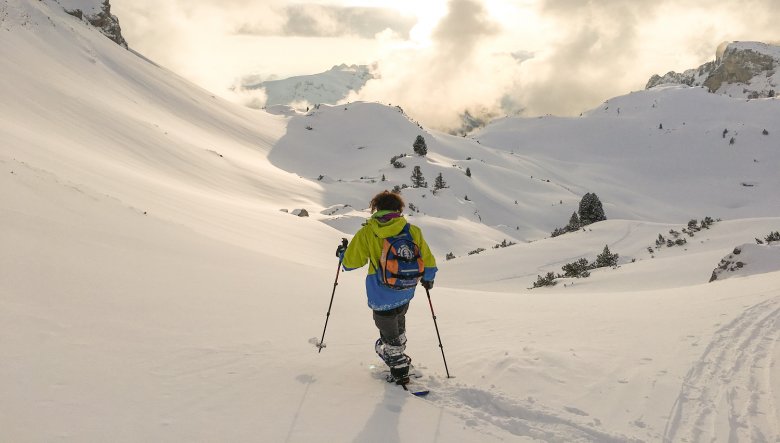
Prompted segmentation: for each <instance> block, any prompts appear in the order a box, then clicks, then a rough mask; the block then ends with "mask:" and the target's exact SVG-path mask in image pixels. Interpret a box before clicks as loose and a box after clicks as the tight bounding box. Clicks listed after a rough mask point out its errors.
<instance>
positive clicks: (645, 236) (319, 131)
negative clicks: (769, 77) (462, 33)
mask: <svg viewBox="0 0 780 443" xmlns="http://www.w3.org/2000/svg"><path fill="white" fill-rule="evenodd" d="M0 35H1V36H2V37H1V38H0V73H2V75H0V96H2V97H3V99H2V101H0V353H1V354H2V358H0V399H2V401H0V440H2V441H14V442H17V441H41V442H43V441H47V442H48V441H59V440H64V441H79V442H85V441H90V442H93V441H94V442H103V441H118V442H122V441H127V442H137V441H269V442H270V441H280V442H281V441H286V442H312V441H318V442H319V441H328V442H331V441H332V442H338V441H358V442H400V441H404V442H407V441H409V442H412V441H413V442H417V441H420V442H434V441H440V442H455V441H458V442H460V441H464V442H486V441H487V442H489V441H551V442H577V441H583V442H588V441H597V442H623V441H647V442H653V441H668V442H677V441H688V442H696V441H701V442H705V441H707V442H709V441H755V442H760V441H766V442H774V441H778V439H780V417H778V414H779V411H780V370H779V369H778V361H779V360H780V347H779V346H777V341H778V336H779V335H780V270H778V269H777V266H764V265H757V266H755V267H754V268H752V269H755V270H756V271H755V272H752V271H750V269H751V268H750V267H748V268H746V269H745V272H742V273H741V274H740V276H739V277H738V278H729V279H725V280H722V281H721V280H718V281H716V282H713V283H707V281H708V279H709V277H710V275H711V273H712V270H713V269H714V268H715V267H716V266H717V265H718V263H719V260H720V259H721V258H723V257H724V256H726V255H728V254H729V253H730V252H731V251H732V250H733V248H734V247H735V246H737V245H743V244H746V243H751V242H753V239H754V238H755V237H762V236H764V235H766V234H768V233H769V232H771V231H777V230H778V228H780V197H778V193H777V189H778V188H779V187H780V181H779V180H780V179H779V178H778V174H777V170H778V165H779V164H780V142H779V141H778V140H780V139H778V137H780V124H779V123H778V122H780V107H779V106H778V102H777V101H776V100H772V99H766V100H753V101H745V100H735V99H730V98H728V97H723V96H717V95H712V94H707V93H706V92H705V91H703V90H701V89H690V88H683V87H675V88H657V89H654V90H651V91H644V92H640V93H634V94H630V95H627V96H623V97H619V98H615V99H613V100H610V102H609V103H606V104H604V105H603V106H602V107H599V108H598V109H595V110H593V111H590V112H588V113H586V114H585V115H583V116H582V117H581V118H571V119H561V118H553V117H545V118H538V119H505V120H501V121H498V122H495V123H493V124H492V125H490V126H489V127H487V128H485V129H483V130H482V131H480V132H479V133H477V134H474V135H473V136H472V137H466V138H457V137H452V136H448V135H444V134H441V133H437V132H432V131H426V130H424V129H422V128H420V127H418V126H417V125H416V124H415V123H413V122H412V121H410V120H409V119H408V118H407V117H406V116H405V115H404V114H403V113H402V112H401V111H400V110H399V109H396V108H389V107H385V106H381V105H378V104H370V103H354V104H350V105H346V106H336V107H325V106H323V107H320V109H316V110H314V111H313V112H312V113H310V114H308V115H304V114H297V113H295V112H292V111H291V112H288V113H286V115H285V113H281V114H277V115H271V114H268V113H265V112H262V111H255V110H250V109H247V108H242V107H240V106H237V105H234V104H231V103H227V102H225V101H223V100H221V99H219V98H215V97H214V96H213V95H212V94H210V93H209V92H207V91H204V90H202V89H199V88H197V87H195V86H193V85H191V84H190V83H188V82H186V81H184V80H182V79H181V78H179V77H177V76H176V75H174V74H173V73H171V72H169V71H166V70H165V69H163V68H161V67H158V66H156V65H154V64H153V63H151V62H149V61H147V60H145V59H143V58H141V57H139V56H137V55H136V54H134V53H132V52H131V51H127V50H125V49H123V48H121V47H120V46H118V45H116V44H114V43H113V42H111V41H109V40H108V39H106V38H105V37H103V36H102V35H101V34H100V33H99V31H97V30H95V29H92V28H89V27H88V26H87V25H85V24H83V23H82V22H80V21H78V20H77V19H75V18H74V17H71V16H69V15H67V14H65V13H64V12H63V11H62V8H61V6H59V5H58V4H57V3H56V2H54V1H51V0H43V1H32V0H30V1H25V0H3V1H2V2H0ZM618 110H619V112H618ZM659 126H662V127H663V128H662V129H661V128H659ZM307 128H310V129H307ZM726 128H728V129H729V131H730V132H732V133H737V135H734V137H735V138H736V143H734V144H733V145H732V144H729V138H725V139H724V138H723V137H722V131H723V130H724V129H726ZM764 129H766V130H767V131H768V135H763V133H762V131H763V130H764ZM417 134H422V135H424V136H425V138H426V141H427V143H428V149H429V154H428V156H427V157H426V158H421V157H405V158H402V159H401V161H402V162H404V163H405V164H406V168H403V169H396V168H393V167H392V166H391V165H390V158H391V157H393V156H395V155H399V154H403V153H411V144H412V142H413V140H414V137H415V136H416V135H417ZM468 158H471V159H470V160H468ZM415 165H418V166H421V168H422V171H423V173H424V174H425V176H426V178H427V180H428V182H429V183H431V184H432V183H433V181H434V178H435V177H436V175H438V173H442V176H443V177H444V178H445V180H446V181H447V182H448V184H449V186H450V187H449V188H447V189H443V190H441V191H439V192H437V195H434V194H433V193H432V192H431V191H430V189H428V190H425V189H406V190H404V191H403V195H404V197H405V198H406V199H407V201H408V202H410V203H413V204H414V205H415V207H416V208H418V211H419V212H417V211H415V212H414V213H413V215H412V214H409V215H410V217H409V220H410V221H411V222H413V223H416V224H419V225H420V226H422V227H423V229H424V232H425V234H426V236H427V238H428V240H429V242H430V244H431V247H432V249H433V252H434V254H435V255H436V256H437V258H438V259H439V266H440V273H439V277H438V278H437V280H436V286H435V288H434V289H433V290H432V291H431V301H432V304H433V306H434V307H435V311H436V315H437V321H438V327H439V330H440V332H441V339H442V343H443V345H444V347H443V350H444V352H445V354H446V358H447V363H448V367H449V372H450V374H451V375H452V376H453V377H452V378H447V377H446V374H445V370H444V365H443V362H442V354H441V352H440V349H439V347H438V341H437V339H436V333H435V330H434V325H433V321H432V318H431V310H430V308H429V306H428V303H427V300H426V298H425V296H424V294H420V293H419V292H418V296H417V298H416V299H415V300H413V302H412V306H411V310H410V312H409V315H408V326H407V329H408V331H407V335H408V337H409V345H408V348H407V352H408V353H409V354H410V355H411V356H412V358H413V359H414V364H415V366H416V367H417V368H418V369H419V371H420V372H421V373H422V374H423V378H422V379H421V381H422V382H424V383H425V384H427V385H428V386H429V387H430V388H431V389H432V393H431V394H430V395H429V396H428V397H426V398H425V399H422V398H417V397H412V396H410V395H408V394H406V393H405V392H403V391H402V390H401V389H399V388H397V387H394V386H390V385H387V384H386V383H384V382H383V381H381V380H378V379H377V377H376V372H377V369H376V368H375V366H376V365H378V364H379V363H380V362H379V360H378V359H377V357H376V356H375V355H374V352H373V342H374V340H375V339H376V335H377V332H376V330H375V327H374V325H373V323H372V320H371V313H370V311H369V309H368V308H367V307H366V305H365V296H364V294H363V275H364V274H363V271H362V270H360V271H353V272H352V273H341V274H340V275H339V280H338V283H339V284H338V286H337V287H335V289H336V292H335V298H334V302H333V306H332V312H331V316H330V318H329V323H328V329H327V334H326V337H325V342H326V344H327V347H326V348H324V349H323V350H322V352H321V353H317V350H316V348H315V347H313V346H312V345H311V344H310V340H311V339H312V338H316V339H319V337H320V335H321V333H322V328H323V326H324V323H325V318H326V316H325V314H326V311H327V308H328V303H329V301H330V296H331V291H332V290H333V289H334V285H333V283H334V279H335V277H336V275H337V272H336V271H337V265H338V263H337V259H336V258H335V257H334V250H335V247H336V245H337V244H338V242H339V241H340V239H341V238H342V237H349V236H350V235H351V234H352V233H353V232H354V230H355V229H356V228H357V227H358V226H359V225H360V222H361V220H362V219H364V218H365V217H367V216H368V213H367V212H366V207H367V206H368V205H367V201H368V200H369V199H370V197H371V196H372V195H373V194H374V193H375V192H377V191H379V190H382V189H386V188H390V187H392V186H394V185H400V184H402V183H409V181H410V180H409V175H410V174H411V170H412V167H413V166H415ZM466 168H469V169H470V171H471V172H472V177H471V178H469V177H467V176H466V175H465V169H466ZM383 174H384V175H385V178H386V180H387V181H386V182H382V181H381V177H382V175H383ZM320 176H322V177H320ZM586 192H595V193H597V195H598V196H599V197H600V199H601V200H602V202H603V203H604V206H605V209H606V212H607V216H608V217H609V220H607V221H605V222H600V223H596V224H593V225H591V226H589V227H588V228H586V229H585V230H580V231H578V232H574V233H569V234H566V235H563V236H559V237H556V238H547V237H548V236H549V232H550V231H552V229H553V228H555V227H559V226H563V225H565V224H566V223H567V221H568V219H569V216H570V215H571V213H572V212H573V211H575V210H576V209H577V204H578V202H579V199H580V198H581V197H582V195H583V194H584V193H586ZM466 196H468V199H466V198H465V197H466ZM515 201H517V203H515ZM282 209H285V210H287V211H288V212H283V211H281V210H282ZM296 209H306V210H307V211H308V213H309V214H310V217H296V216H294V215H292V214H291V212H292V211H294V210H296ZM705 216H711V217H713V218H721V219H722V221H720V222H717V223H715V224H713V225H712V227H711V228H710V229H707V230H702V231H700V232H696V234H695V236H694V237H689V238H687V239H688V242H687V244H686V245H684V246H675V247H671V248H667V247H663V248H660V249H655V248H654V241H655V240H656V238H657V237H658V234H659V233H661V234H663V235H665V236H668V235H669V234H668V231H669V230H672V229H674V230H677V231H679V230H680V229H681V228H683V227H685V226H686V224H687V222H688V220H690V219H693V218H696V219H698V220H701V219H702V218H704V217H705ZM504 239H506V240H507V241H510V242H515V243H517V244H516V245H514V246H511V247H508V248H499V249H492V246H493V245H495V244H496V243H499V242H501V241H502V240H504ZM604 245H609V247H610V249H611V250H612V251H613V252H617V253H619V254H620V264H619V266H618V267H617V268H615V269H599V270H596V271H594V272H593V274H592V276H591V277H590V278H587V279H579V280H572V279H562V280H561V281H560V283H559V284H558V285H557V286H554V287H550V288H543V289H534V290H528V289H527V288H528V287H530V286H531V284H532V282H533V281H534V280H535V278H536V276H537V275H539V274H543V273H545V272H548V271H555V272H560V267H561V266H562V265H563V264H565V263H567V262H570V261H573V260H576V259H577V258H580V257H586V258H588V259H589V260H592V259H593V258H595V255H596V254H597V253H599V252H601V250H602V249H603V247H604ZM480 247H481V248H484V249H486V251H484V252H482V253H481V254H474V255H468V254H467V253H468V252H469V251H471V250H474V249H476V248H480ZM648 247H650V250H648ZM448 252H452V253H453V255H455V256H456V258H455V259H454V260H449V261H447V260H445V258H444V256H445V254H446V253H448Z"/></svg>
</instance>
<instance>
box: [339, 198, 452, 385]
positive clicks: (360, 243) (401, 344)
mask: <svg viewBox="0 0 780 443" xmlns="http://www.w3.org/2000/svg"><path fill="white" fill-rule="evenodd" d="M404 206H405V204H404V201H403V199H402V198H401V196H400V195H399V194H397V193H394V192H390V191H384V192H380V193H379V194H377V195H376V196H374V198H373V199H371V203H370V208H371V212H372V215H371V217H370V218H369V219H368V221H367V222H366V223H365V224H364V225H363V227H362V228H360V230H359V231H358V232H357V233H356V234H355V236H354V238H353V239H352V241H351V242H349V244H348V246H347V247H346V249H345V248H344V246H339V248H338V249H337V250H336V255H337V256H339V257H341V259H342V266H343V268H344V270H345V271H351V270H354V269H358V268H362V267H363V266H365V265H366V264H368V275H367V276H366V295H367V297H368V306H369V308H371V310H372V311H373V318H374V324H376V327H377V329H379V339H378V340H377V341H376V351H377V353H378V354H379V355H380V357H382V359H383V360H384V361H385V363H387V365H388V366H389V367H390V375H391V376H392V378H393V380H394V381H395V382H396V383H399V384H405V383H408V382H409V363H410V362H411V359H410V358H409V356H408V355H406V353H405V350H406V312H407V311H408V309H409V302H410V301H411V300H412V298H413V297H414V291H415V287H416V285H417V281H418V280H419V282H420V284H421V285H422V286H423V287H424V288H425V289H427V290H430V289H431V288H433V281H434V278H435V277H436V271H437V268H436V259H435V258H434V256H433V254H431V250H430V248H429V247H428V244H427V243H426V242H425V239H424V238H423V234H422V231H421V230H420V228H419V227H417V226H414V225H412V224H410V223H408V222H407V221H406V219H405V218H404V217H403V215H402V214H401V212H402V211H403V209H404ZM404 236H406V237H409V236H411V240H412V242H413V243H414V245H413V246H416V247H417V248H416V249H418V250H419V254H417V256H415V257H412V259H414V260H417V261H418V262H421V263H420V264H419V267H420V268H422V272H419V271H416V270H415V272H417V273H416V274H415V275H414V276H413V277H412V278H411V279H410V280H405V281H406V282H407V284H406V286H407V287H403V288H398V287H396V286H394V285H392V284H389V283H388V281H383V278H382V275H383V274H385V272H386V271H385V269H386V267H382V265H381V263H382V260H383V258H384V259H385V263H386V262H387V259H386V257H387V255H386V254H387V253H383V248H384V247H385V243H386V239H388V238H392V239H393V240H395V239H398V238H402V237H404ZM388 243H389V242H388ZM407 258H408V257H407ZM405 261H407V262H408V261H410V260H405ZM396 272H401V271H396ZM387 275H390V276H391V277H393V276H394V277H399V276H398V274H393V273H392V272H390V273H389V274H387ZM384 280H387V279H384Z"/></svg>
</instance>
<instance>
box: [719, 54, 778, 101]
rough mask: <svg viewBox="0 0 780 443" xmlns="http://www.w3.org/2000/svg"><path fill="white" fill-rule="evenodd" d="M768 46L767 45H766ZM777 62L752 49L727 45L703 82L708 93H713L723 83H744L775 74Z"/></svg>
mask: <svg viewBox="0 0 780 443" xmlns="http://www.w3.org/2000/svg"><path fill="white" fill-rule="evenodd" d="M767 46H768V45H767ZM777 64H778V60H776V59H775V58H774V57H772V56H771V55H769V54H768V53H763V52H759V51H758V50H756V49H754V48H744V47H740V46H737V45H733V46H732V45H729V46H728V47H727V48H726V51H725V52H724V54H723V57H722V58H721V62H720V64H719V65H718V67H717V68H715V70H714V71H713V72H712V74H710V76H709V77H708V78H707V80H706V81H705V82H704V86H706V87H707V88H709V90H710V92H715V91H717V90H718V89H720V88H721V86H722V85H723V84H724V83H745V84H748V83H750V81H751V80H752V79H753V78H754V77H757V76H759V75H762V74H766V76H767V77H769V76H771V75H773V74H774V73H775V69H776V67H777Z"/></svg>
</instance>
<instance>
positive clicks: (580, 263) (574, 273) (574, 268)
mask: <svg viewBox="0 0 780 443" xmlns="http://www.w3.org/2000/svg"><path fill="white" fill-rule="evenodd" d="M561 269H562V270H563V276H564V277H573V278H586V277H590V272H589V271H588V270H589V269H591V265H590V264H589V263H588V259H587V258H581V259H579V260H577V261H575V262H571V263H566V264H565V265H563V267H562V268H561Z"/></svg>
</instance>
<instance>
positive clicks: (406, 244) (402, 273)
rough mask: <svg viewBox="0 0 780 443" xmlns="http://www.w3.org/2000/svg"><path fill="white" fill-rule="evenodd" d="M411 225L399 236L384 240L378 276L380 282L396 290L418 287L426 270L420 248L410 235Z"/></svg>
mask: <svg viewBox="0 0 780 443" xmlns="http://www.w3.org/2000/svg"><path fill="white" fill-rule="evenodd" d="M409 226H410V225H409V223H407V224H406V225H404V227H403V229H401V232H399V233H398V234H396V235H394V236H392V237H387V238H385V239H383V240H384V241H383V244H382V254H381V255H380V257H379V269H377V275H378V276H379V282H380V283H381V284H382V285H384V286H386V287H388V288H390V289H396V290H399V291H400V290H404V289H409V288H413V287H415V286H417V283H419V282H420V278H421V277H422V276H423V271H424V270H425V263H424V262H423V259H422V256H421V255H420V248H419V246H417V244H415V243H414V240H413V239H412V234H411V233H409Z"/></svg>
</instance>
